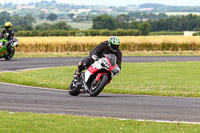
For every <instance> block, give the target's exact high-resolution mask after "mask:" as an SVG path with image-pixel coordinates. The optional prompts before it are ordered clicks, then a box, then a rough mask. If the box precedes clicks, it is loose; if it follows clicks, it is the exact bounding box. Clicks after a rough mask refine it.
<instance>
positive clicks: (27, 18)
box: [24, 15, 36, 26]
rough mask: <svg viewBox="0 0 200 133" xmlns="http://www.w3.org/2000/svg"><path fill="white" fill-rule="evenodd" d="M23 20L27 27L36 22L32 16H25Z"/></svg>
mask: <svg viewBox="0 0 200 133" xmlns="http://www.w3.org/2000/svg"><path fill="white" fill-rule="evenodd" d="M24 20H25V25H27V26H32V23H35V22H36V18H35V17H33V16H32V15H26V16H25V17H24Z"/></svg>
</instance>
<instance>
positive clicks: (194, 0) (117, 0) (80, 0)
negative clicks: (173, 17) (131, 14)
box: [0, 0, 200, 6]
mask: <svg viewBox="0 0 200 133" xmlns="http://www.w3.org/2000/svg"><path fill="white" fill-rule="evenodd" d="M39 1H41V0H0V3H5V2H12V3H19V4H23V3H24V4H27V3H30V2H39ZM47 1H51V0H47ZM56 1H57V2H58V3H69V4H76V5H109V6H110V5H113V6H125V5H140V4H144V3H159V4H165V5H176V6H200V0H56Z"/></svg>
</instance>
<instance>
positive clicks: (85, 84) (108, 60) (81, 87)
mask: <svg viewBox="0 0 200 133" xmlns="http://www.w3.org/2000/svg"><path fill="white" fill-rule="evenodd" d="M116 60H117V57H116V56H115V55H114V54H107V55H104V57H102V58H101V59H99V60H98V61H95V62H94V63H93V64H92V65H91V66H90V67H89V68H88V69H87V70H86V71H85V72H81V75H80V76H79V77H78V78H74V79H73V80H72V82H71V84H70V87H69V94H70V95H72V96H78V95H79V94H84V93H89V95H90V96H93V97H94V96H97V95H99V93H100V92H101V91H102V90H103V89H104V87H105V86H106V85H107V84H109V83H110V82H111V80H112V79H113V77H114V76H116V75H118V73H119V72H120V68H119V67H118V65H117V64H116Z"/></svg>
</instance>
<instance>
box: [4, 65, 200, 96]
mask: <svg viewBox="0 0 200 133" xmlns="http://www.w3.org/2000/svg"><path fill="white" fill-rule="evenodd" d="M76 68H77V66H69V67H57V68H48V69H40V70H29V71H23V72H8V73H1V74H0V81H2V82H8V83H16V84H22V85H30V86H39V87H48V88H57V89H68V87H69V85H70V82H71V80H72V75H73V73H74V71H75V70H76ZM199 68H200V62H164V63H123V64H122V72H121V73H120V75H119V76H117V77H115V78H114V79H113V80H112V82H111V83H110V84H109V85H107V86H106V88H105V89H104V90H103V92H106V93H120V94H140V95H157V96H183V97H200V76H199V75H200V69H199Z"/></svg>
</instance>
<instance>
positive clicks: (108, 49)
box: [74, 36, 122, 77]
mask: <svg viewBox="0 0 200 133" xmlns="http://www.w3.org/2000/svg"><path fill="white" fill-rule="evenodd" d="M119 45H120V40H119V38H118V37H116V36H111V37H110V39H109V41H105V42H101V43H100V44H99V45H97V46H96V47H95V48H94V49H93V50H92V51H91V52H90V55H89V56H88V57H86V58H84V59H83V60H82V61H81V62H79V65H78V70H76V72H75V74H74V77H77V76H79V75H80V72H81V71H83V70H84V69H85V68H86V67H87V68H88V67H89V66H90V65H91V64H93V63H94V61H97V60H99V58H102V57H104V54H114V55H115V56H116V57H117V61H116V63H117V65H118V66H119V68H120V69H121V62H122V52H121V51H120V49H119Z"/></svg>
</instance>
